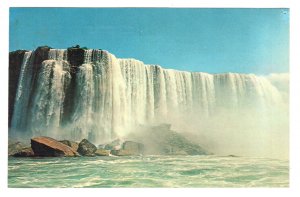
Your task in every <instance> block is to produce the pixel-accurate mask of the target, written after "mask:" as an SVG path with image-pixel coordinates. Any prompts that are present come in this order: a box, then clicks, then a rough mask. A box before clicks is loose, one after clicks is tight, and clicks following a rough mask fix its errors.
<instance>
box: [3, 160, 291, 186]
mask: <svg viewBox="0 0 300 197" xmlns="http://www.w3.org/2000/svg"><path fill="white" fill-rule="evenodd" d="M288 186H289V167H288V161H283V160H275V159H262V158H245V157H217V156H145V157H80V158H9V160H8V187H288Z"/></svg>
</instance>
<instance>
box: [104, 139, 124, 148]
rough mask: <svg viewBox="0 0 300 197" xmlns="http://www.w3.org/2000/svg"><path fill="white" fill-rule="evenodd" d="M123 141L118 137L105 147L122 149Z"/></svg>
mask: <svg viewBox="0 0 300 197" xmlns="http://www.w3.org/2000/svg"><path fill="white" fill-rule="evenodd" d="M122 144H123V141H122V140H121V139H116V140H114V141H112V142H111V143H109V144H106V145H105V147H104V149H106V150H120V149H121V148H122Z"/></svg>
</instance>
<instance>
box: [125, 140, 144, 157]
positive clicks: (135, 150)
mask: <svg viewBox="0 0 300 197" xmlns="http://www.w3.org/2000/svg"><path fill="white" fill-rule="evenodd" d="M122 150H125V151H128V152H129V153H131V154H132V155H140V154H143V153H144V145H143V144H142V143H138V142H133V141H125V142H124V143H123V146H122Z"/></svg>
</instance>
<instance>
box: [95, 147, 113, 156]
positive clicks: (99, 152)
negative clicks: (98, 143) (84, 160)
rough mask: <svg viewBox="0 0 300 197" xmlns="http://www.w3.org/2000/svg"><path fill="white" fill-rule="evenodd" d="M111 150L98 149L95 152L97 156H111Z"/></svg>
mask: <svg viewBox="0 0 300 197" xmlns="http://www.w3.org/2000/svg"><path fill="white" fill-rule="evenodd" d="M109 154H110V150H105V149H97V150H96V152H95V155H96V156H109Z"/></svg>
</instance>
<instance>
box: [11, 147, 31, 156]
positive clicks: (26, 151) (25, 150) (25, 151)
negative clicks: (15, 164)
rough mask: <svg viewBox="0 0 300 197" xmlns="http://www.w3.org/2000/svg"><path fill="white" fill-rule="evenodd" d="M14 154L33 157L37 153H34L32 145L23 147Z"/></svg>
mask: <svg viewBox="0 0 300 197" xmlns="http://www.w3.org/2000/svg"><path fill="white" fill-rule="evenodd" d="M13 156H14V157H33V156H35V155H34V152H33V150H32V148H31V147H26V148H23V149H21V150H20V151H19V152H17V153H15V154H14V155H13Z"/></svg>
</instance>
